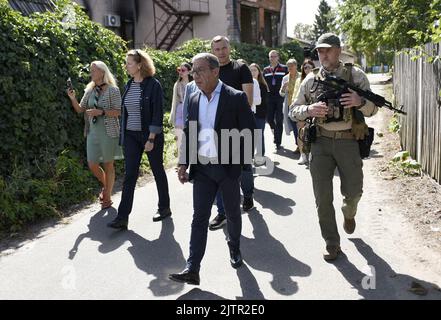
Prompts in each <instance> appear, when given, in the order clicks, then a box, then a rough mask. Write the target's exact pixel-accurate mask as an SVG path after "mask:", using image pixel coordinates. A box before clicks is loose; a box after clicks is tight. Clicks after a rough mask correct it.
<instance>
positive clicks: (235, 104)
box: [179, 84, 256, 180]
mask: <svg viewBox="0 0 441 320" xmlns="http://www.w3.org/2000/svg"><path fill="white" fill-rule="evenodd" d="M201 94H202V92H200V91H198V92H195V93H193V94H192V95H191V96H190V101H189V105H188V113H187V118H186V122H185V128H184V132H185V140H183V141H182V143H185V154H186V156H185V159H183V160H180V163H179V164H182V165H186V166H189V167H190V180H191V179H192V178H193V176H194V172H195V171H194V170H195V169H196V168H197V165H198V164H200V163H199V161H198V159H197V150H198V148H197V146H198V137H197V134H198V133H199V122H198V119H199V100H200V97H201ZM190 122H194V123H198V130H197V132H192V136H191V135H190V130H189V124H190ZM233 129H237V130H238V131H239V132H242V130H244V129H249V130H250V131H249V133H250V134H251V136H250V138H251V141H250V139H248V140H247V139H244V138H242V139H240V140H241V141H240V161H239V163H237V161H235V163H233V157H234V156H236V157H237V154H236V153H237V150H233V147H234V144H233V143H231V139H229V140H230V141H222V140H223V139H221V131H222V130H233ZM254 129H256V122H255V119H254V115H253V112H252V111H251V107H250V105H249V103H248V99H247V96H246V94H245V93H244V92H242V91H238V90H235V89H234V88H232V87H230V86H227V85H226V84H222V89H221V92H220V97H219V104H218V107H217V112H216V118H215V124H214V130H215V131H216V134H217V136H218V141H217V145H216V147H217V155H218V163H219V164H220V165H222V166H225V169H226V172H227V174H228V176H230V177H231V178H238V177H239V176H240V174H241V171H242V165H243V164H245V163H244V162H245V161H246V160H247V159H248V160H251V159H252V157H253V154H254V143H253V135H254ZM193 131H195V130H193ZM244 132H245V131H244ZM247 142H248V144H247V146H246V147H245V143H247ZM225 143H228V144H229V158H228V162H227V163H222V162H221V161H222V146H223V145H225ZM181 150H182V149H181ZM190 151H192V152H193V153H195V154H193V155H190ZM234 151H235V153H233V152H234ZM245 152H247V154H244V153H245ZM195 158H196V159H195ZM236 160H237V159H236ZM248 164H249V163H248Z"/></svg>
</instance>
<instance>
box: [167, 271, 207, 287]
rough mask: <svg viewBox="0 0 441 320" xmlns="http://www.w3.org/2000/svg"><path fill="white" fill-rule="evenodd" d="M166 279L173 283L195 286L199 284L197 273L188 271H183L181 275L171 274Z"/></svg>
mask: <svg viewBox="0 0 441 320" xmlns="http://www.w3.org/2000/svg"><path fill="white" fill-rule="evenodd" d="M168 278H169V279H170V280H173V281H177V282H185V283H188V284H192V285H195V286H198V285H199V283H200V279H199V273H197V272H191V271H190V270H188V269H184V271H182V272H181V273H172V274H170V275H169V276H168Z"/></svg>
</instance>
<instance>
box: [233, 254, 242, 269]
mask: <svg viewBox="0 0 441 320" xmlns="http://www.w3.org/2000/svg"><path fill="white" fill-rule="evenodd" d="M230 263H231V266H232V267H233V268H234V269H237V268H239V267H240V266H241V265H242V264H243V260H242V255H241V254H240V250H237V251H233V250H230Z"/></svg>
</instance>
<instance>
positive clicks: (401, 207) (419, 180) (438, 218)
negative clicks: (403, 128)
mask: <svg viewBox="0 0 441 320" xmlns="http://www.w3.org/2000/svg"><path fill="white" fill-rule="evenodd" d="M375 87H377V86H374V88H373V90H374V91H376V92H378V91H383V94H384V95H386V96H388V95H390V91H391V88H390V86H383V88H379V86H378V87H377V88H375ZM378 93H380V92H378ZM380 94H381V93H380ZM392 116H393V113H392V112H390V111H388V110H385V109H381V110H380V111H379V113H378V114H377V115H376V116H375V117H373V118H371V119H369V120H368V123H369V125H371V126H374V127H375V128H376V130H377V132H376V136H375V142H374V145H373V152H372V154H371V155H372V157H371V159H370V160H369V161H366V162H365V167H364V168H365V169H364V170H365V172H366V174H369V175H371V176H372V177H374V179H375V184H376V185H377V188H378V190H381V192H382V193H383V194H384V193H386V194H387V196H384V197H383V198H384V201H385V202H384V206H388V207H391V208H394V211H395V212H397V213H400V214H402V215H403V217H404V218H405V219H406V220H407V222H408V223H409V224H410V225H411V226H412V227H413V229H415V230H416V231H417V233H418V235H419V236H420V237H421V239H419V240H421V241H420V242H421V244H422V245H424V246H426V247H428V248H430V249H435V251H438V252H439V253H440V254H441V185H439V184H438V183H437V182H436V181H435V180H433V179H432V178H430V177H429V176H427V175H425V174H421V175H418V176H407V175H405V174H404V173H403V172H402V171H401V170H400V169H399V168H397V166H395V165H393V164H392V163H391V159H392V158H393V157H394V156H395V154H396V153H398V152H400V151H402V149H401V146H400V138H399V135H398V134H397V133H391V132H389V130H388V126H389V123H390V120H391V118H392ZM377 134H380V136H378V135H377ZM418 245H419V244H418Z"/></svg>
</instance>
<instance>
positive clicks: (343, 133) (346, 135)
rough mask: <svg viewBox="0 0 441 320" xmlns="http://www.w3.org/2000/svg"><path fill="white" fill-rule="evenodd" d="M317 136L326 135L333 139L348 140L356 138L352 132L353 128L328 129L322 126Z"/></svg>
mask: <svg viewBox="0 0 441 320" xmlns="http://www.w3.org/2000/svg"><path fill="white" fill-rule="evenodd" d="M317 129H318V130H317V137H320V136H322V137H326V138H331V139H346V140H355V137H354V135H353V134H352V130H351V129H348V130H340V131H330V130H326V129H324V128H322V127H318V128H317Z"/></svg>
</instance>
